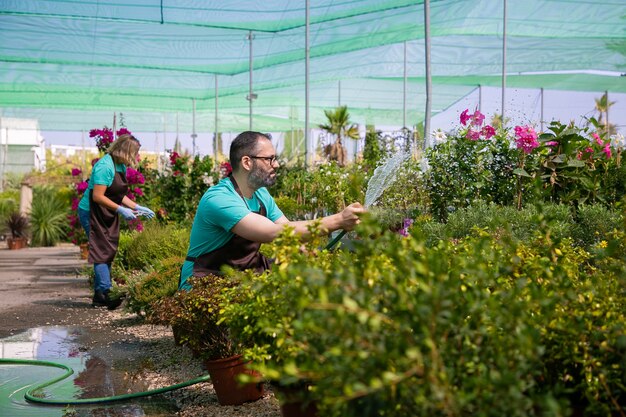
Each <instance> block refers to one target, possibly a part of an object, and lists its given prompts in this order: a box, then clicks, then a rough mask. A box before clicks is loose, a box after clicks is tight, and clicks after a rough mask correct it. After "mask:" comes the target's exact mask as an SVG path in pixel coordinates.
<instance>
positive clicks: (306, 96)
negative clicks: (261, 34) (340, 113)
mask: <svg viewBox="0 0 626 417" xmlns="http://www.w3.org/2000/svg"><path fill="white" fill-rule="evenodd" d="M309 3H310V0H306V1H305V16H304V21H305V29H304V166H305V167H307V166H308V163H309V58H310V50H309V30H310V28H309V25H310V21H309V18H310V16H309V6H310V4H309Z"/></svg>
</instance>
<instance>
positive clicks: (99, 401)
mask: <svg viewBox="0 0 626 417" xmlns="http://www.w3.org/2000/svg"><path fill="white" fill-rule="evenodd" d="M0 365H34V366H48V367H53V368H59V369H63V370H64V371H65V373H64V374H63V375H61V376H58V377H56V378H53V379H51V380H50V381H46V382H43V383H41V384H39V385H36V386H35V387H33V388H31V389H29V390H28V391H26V394H24V398H25V399H26V401H29V402H33V403H38V404H45V405H62V406H66V405H82V404H103V403H112V402H116V401H125V400H131V399H134V398H140V397H149V396H151V395H156V394H161V393H164V392H168V391H174V390H177V389H180V388H184V387H188V386H190V385H195V384H199V383H201V382H207V381H210V380H211V378H210V377H209V375H204V376H201V377H198V378H194V379H192V380H189V381H185V382H181V383H179V384H174V385H170V386H167V387H163V388H157V389H153V390H149V391H144V392H135V393H132V394H122V395H113V396H111V397H100V398H81V399H72V400H55V399H50V398H42V397H41V396H39V395H35V394H33V392H36V391H38V390H42V389H43V388H46V387H49V386H50V385H53V384H56V383H57V382H60V381H62V380H64V379H65V378H67V377H69V376H70V375H72V374H73V373H74V370H73V369H72V368H70V367H69V366H66V365H63V364H60V363H55V362H50V361H40V360H31V359H0Z"/></svg>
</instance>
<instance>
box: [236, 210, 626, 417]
mask: <svg viewBox="0 0 626 417" xmlns="http://www.w3.org/2000/svg"><path fill="white" fill-rule="evenodd" d="M480 213H482V215H486V214H487V213H488V208H487V207H484V208H481V209H480ZM513 213H515V212H514V211H512V210H511V211H510V212H508V211H507V212H505V216H506V215H512V214H513ZM569 213H570V211H569V210H568V209H567V207H565V206H554V207H548V208H546V209H539V208H538V209H536V211H535V212H534V213H532V214H531V213H529V214H528V216H529V217H532V219H533V222H534V223H533V226H534V227H531V230H532V231H533V235H532V236H531V237H527V240H526V243H522V242H520V241H517V240H515V239H514V238H512V235H511V234H510V233H502V234H499V235H497V236H492V235H490V234H489V233H486V232H485V231H483V230H481V229H479V228H474V230H473V232H472V235H471V236H465V237H464V239H462V240H458V241H452V240H445V241H440V242H439V243H438V244H437V245H435V246H432V247H429V246H428V245H426V239H425V236H424V235H423V234H422V233H421V232H420V228H416V227H414V228H412V231H413V233H412V236H410V237H408V238H402V237H400V236H398V235H397V234H394V233H388V232H385V229H384V228H382V227H381V226H380V225H379V224H375V223H373V222H367V221H366V222H365V223H364V224H363V225H362V226H361V227H360V230H359V232H360V235H362V236H369V237H370V238H369V239H367V240H363V241H358V242H356V243H355V245H354V251H353V252H342V251H336V252H334V253H333V254H328V253H326V252H325V251H319V250H316V249H315V248H317V247H321V245H320V242H315V243H314V244H313V245H312V246H308V245H304V247H303V246H302V243H301V242H300V241H299V240H298V239H297V238H296V237H294V236H293V235H289V234H286V235H285V234H284V235H283V236H281V242H280V244H279V245H277V247H276V248H275V250H276V251H277V252H276V258H277V263H276V264H275V265H274V266H273V268H272V271H271V273H270V274H264V275H262V276H251V275H248V276H246V278H244V279H243V283H242V285H241V287H239V288H237V289H236V290H233V291H236V292H235V293H236V294H237V295H238V296H239V297H241V298H239V299H238V302H237V303H234V304H226V305H225V310H224V322H225V323H228V325H229V326H230V327H231V330H232V331H233V333H234V334H236V335H245V336H246V337H251V338H253V339H254V341H255V345H254V346H253V347H250V348H248V349H247V350H246V355H247V356H249V357H251V358H254V359H255V360H256V362H255V364H256V367H257V368H258V369H259V370H261V371H262V372H263V374H264V375H265V376H266V377H268V378H269V379H272V380H278V381H280V382H281V383H283V384H288V383H294V382H296V381H303V380H305V381H311V382H312V383H313V385H312V387H313V388H312V390H311V391H310V395H311V396H312V398H314V399H315V400H317V402H318V406H319V407H320V410H321V411H320V412H321V414H322V415H328V416H365V415H372V416H374V415H377V416H378V415H385V416H405V415H435V416H437V415H440V416H444V415H445V416H464V415H472V416H494V417H495V416H502V415H507V416H520V417H521V416H540V415H541V416H561V415H566V414H568V408H570V407H582V408H584V409H585V412H586V413H587V414H585V415H589V416H596V415H597V416H600V415H608V414H610V413H611V412H617V411H618V410H619V409H620V407H623V406H624V405H625V404H626V403H625V401H626V398H624V395H623V392H624V389H623V388H624V387H623V375H624V372H625V371H624V369H625V368H624V367H625V366H626V364H624V362H623V357H624V356H623V355H624V353H623V352H624V349H626V342H624V340H626V339H625V337H626V336H624V334H625V333H624V332H625V328H626V327H625V326H626V318H625V317H624V308H623V307H624V303H626V294H625V293H624V291H623V290H622V289H621V288H623V284H624V283H623V282H621V281H622V280H621V279H616V276H615V275H612V274H608V271H605V272H602V271H599V270H598V269H597V267H593V266H592V259H591V256H592V255H591V254H589V253H587V252H585V251H584V250H583V249H582V248H577V247H575V246H573V245H572V242H571V240H569V239H567V238H565V237H564V236H563V225H562V223H564V222H566V219H567V216H570V214H569ZM477 215H478V214H477ZM491 217H492V218H491V219H488V220H486V223H485V224H487V225H494V224H495V225H499V224H504V223H505V220H503V219H497V218H496V217H497V214H495V215H492V216H491ZM417 223H418V224H420V223H424V222H423V221H422V220H421V219H418V221H417ZM622 235H623V234H622ZM611 245H613V246H615V245H617V246H625V244H624V239H622V240H621V241H615V242H614V243H612V244H611V243H610V244H609V247H611ZM620 253H623V252H620ZM607 274H608V275H607ZM599 300H607V302H601V301H599ZM581 317H582V319H581ZM581 341H583V344H581ZM261 361H264V362H261ZM581 398H582V402H581V400H580V399H581Z"/></svg>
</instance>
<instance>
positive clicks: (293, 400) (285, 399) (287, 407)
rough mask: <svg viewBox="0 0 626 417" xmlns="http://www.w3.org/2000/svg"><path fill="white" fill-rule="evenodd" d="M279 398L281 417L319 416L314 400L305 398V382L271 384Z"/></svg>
mask: <svg viewBox="0 0 626 417" xmlns="http://www.w3.org/2000/svg"><path fill="white" fill-rule="evenodd" d="M273 388H274V389H275V390H276V391H277V393H278V396H279V400H280V414H281V415H282V416H283V417H319V414H318V411H317V406H316V404H315V401H311V400H307V397H308V396H307V392H308V390H307V384H306V383H302V384H294V385H288V386H285V385H278V384H276V385H273Z"/></svg>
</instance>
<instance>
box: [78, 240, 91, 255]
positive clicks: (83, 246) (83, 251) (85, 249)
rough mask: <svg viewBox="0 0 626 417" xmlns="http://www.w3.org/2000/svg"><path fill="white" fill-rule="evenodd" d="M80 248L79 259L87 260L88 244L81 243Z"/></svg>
mask: <svg viewBox="0 0 626 417" xmlns="http://www.w3.org/2000/svg"><path fill="white" fill-rule="evenodd" d="M79 247H80V259H87V258H89V243H81V244H80V245H79Z"/></svg>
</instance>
